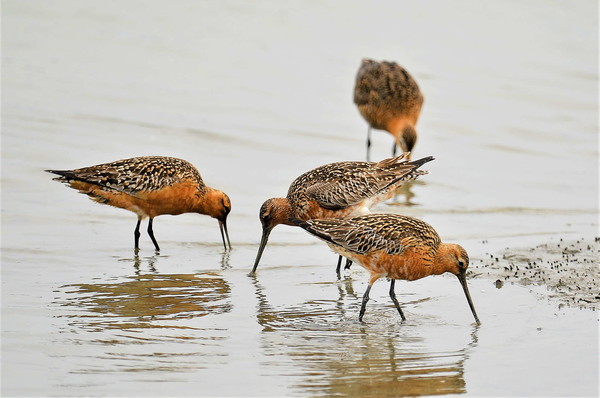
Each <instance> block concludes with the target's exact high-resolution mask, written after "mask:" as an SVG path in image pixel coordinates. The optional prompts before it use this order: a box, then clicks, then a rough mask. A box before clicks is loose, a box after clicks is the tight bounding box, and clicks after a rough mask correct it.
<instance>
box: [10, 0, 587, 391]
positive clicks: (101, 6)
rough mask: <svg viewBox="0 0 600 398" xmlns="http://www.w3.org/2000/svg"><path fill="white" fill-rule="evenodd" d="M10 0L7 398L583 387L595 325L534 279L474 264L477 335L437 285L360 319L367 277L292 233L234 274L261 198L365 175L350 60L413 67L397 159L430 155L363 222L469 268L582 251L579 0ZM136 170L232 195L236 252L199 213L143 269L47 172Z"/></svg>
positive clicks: (372, 308)
mask: <svg viewBox="0 0 600 398" xmlns="http://www.w3.org/2000/svg"><path fill="white" fill-rule="evenodd" d="M2 6H3V7H2V36H3V40H2V55H3V57H2V58H3V61H2V62H3V63H2V68H3V73H2V89H3V90H2V94H3V95H2V97H3V98H2V99H3V101H2V232H3V233H2V394H3V395H9V396H23V395H27V396H42V395H47V396H82V395H86V396H97V395H110V396H133V395H144V396H148V395H167V396H174V395H175V396H177V395H196V396H231V395H233V396H259V395H260V396H265V395H266V396H332V395H353V396H386V395H388V396H398V395H458V394H468V395H475V396H481V395H588V396H593V395H597V394H598V342H597V336H598V317H597V311H593V310H590V309H579V308H577V307H569V306H563V303H562V302H561V300H560V298H556V297H550V296H553V292H552V291H548V290H547V289H546V288H545V287H544V286H535V285H525V286H524V285H522V284H519V283H515V284H511V283H510V282H507V283H505V285H504V286H503V287H502V288H501V289H497V288H496V287H495V285H494V282H495V280H496V277H497V275H495V274H493V273H492V275H488V274H486V273H485V272H482V271H481V270H480V269H479V268H480V267H479V266H478V269H477V270H474V272H475V273H476V274H477V275H478V276H477V277H475V278H472V279H471V280H469V284H470V288H471V293H472V296H473V299H474V302H475V306H476V308H477V311H478V314H479V316H480V318H481V320H482V325H481V326H480V327H477V326H475V325H474V323H473V319H472V315H471V314H470V311H469V309H468V306H467V303H466V300H465V298H464V296H463V294H462V291H461V289H460V287H459V284H458V282H457V281H456V280H455V279H456V278H454V277H451V276H449V277H432V278H426V279H425V280H422V281H416V282H410V283H408V282H399V283H398V284H397V287H396V292H397V294H398V298H399V301H400V302H401V303H402V305H403V307H404V308H405V313H406V315H407V321H406V322H399V316H398V314H397V312H396V310H395V309H394V307H393V306H392V305H391V303H390V302H389V298H388V297H387V290H388V289H387V286H388V285H387V283H386V282H384V281H380V282H378V283H377V284H375V286H374V288H373V291H372V300H371V301H370V302H369V305H368V308H367V313H366V315H365V321H366V323H365V324H360V323H358V321H357V317H358V309H359V306H360V299H361V297H362V294H363V292H364V290H365V288H366V282H367V274H366V272H365V271H362V270H361V269H360V267H358V266H357V265H355V266H353V268H352V269H351V271H350V272H347V273H346V274H345V275H344V277H343V278H342V279H341V280H338V279H337V278H336V275H335V272H334V268H335V262H336V256H335V255H333V254H332V253H331V252H330V251H329V250H328V249H327V247H326V246H325V245H323V244H322V243H321V242H318V241H316V240H315V239H313V238H312V237H310V236H308V235H307V234H306V233H304V232H303V231H301V230H298V229H295V228H291V227H286V226H282V227H278V228H276V229H275V230H274V231H273V233H272V234H271V239H270V243H269V245H268V247H267V249H266V251H265V254H264V256H263V259H262V262H261V265H260V267H259V269H258V273H257V276H256V277H254V278H250V277H248V276H247V275H246V274H247V272H248V271H249V269H250V267H251V265H252V262H253V260H254V256H255V254H256V249H257V245H258V241H259V239H260V223H259V222H258V217H257V213H258V209H259V207H260V205H261V203H262V202H263V201H264V200H265V199H266V198H269V197H273V196H283V195H284V194H285V192H286V190H287V187H288V185H289V183H290V182H291V181H292V180H293V179H294V178H295V177H296V176H298V175H299V174H301V173H302V172H304V171H306V170H309V169H311V168H313V167H316V166H318V165H320V164H324V163H327V162H332V161H338V160H351V159H356V160H362V159H364V157H365V146H364V142H365V139H366V137H365V135H366V124H365V122H364V121H363V120H362V119H361V117H360V115H359V114H358V112H357V111H356V109H355V108H354V106H353V104H352V87H353V83H354V75H355V73H356V70H357V68H358V65H359V63H360V59H361V58H363V57H367V56H368V57H372V58H375V59H389V60H396V61H398V62H400V63H401V64H403V65H404V66H405V67H406V68H407V69H408V70H409V71H410V72H411V73H412V74H413V75H414V76H415V78H416V79H417V81H418V82H419V84H420V86H421V89H422V90H423V92H424V94H425V104H424V108H423V113H422V114H421V118H420V121H419V124H418V126H417V127H418V131H419V132H420V136H419V141H418V143H417V146H416V148H415V152H414V156H415V157H421V156H428V155H433V156H435V157H436V160H435V161H434V162H431V163H429V164H428V165H427V166H428V167H427V169H428V170H430V171H431V174H430V175H428V176H425V177H423V178H422V179H421V180H420V181H418V182H417V183H416V184H414V185H412V186H411V187H410V192H411V195H413V196H412V197H411V199H410V205H407V203H406V200H405V196H404V195H400V196H398V198H397V201H395V202H391V203H387V204H382V205H380V206H378V208H377V211H383V212H398V213H402V214H408V215H412V216H415V217H419V218H422V219H424V220H425V221H427V222H429V223H431V224H432V225H433V226H434V227H435V228H436V229H437V231H438V232H439V233H440V235H441V236H442V238H443V239H444V240H445V241H449V242H457V243H460V244H461V245H463V246H464V247H465V248H466V249H467V251H468V252H469V254H470V257H471V259H472V261H473V262H474V263H475V264H480V263H481V262H482V261H481V260H482V259H485V258H487V256H489V253H499V252H502V253H508V254H510V251H511V248H513V247H518V248H521V249H520V250H522V248H524V247H538V246H539V245H542V244H546V243H548V242H558V241H559V239H561V238H562V239H565V240H572V239H580V238H585V239H586V240H589V239H592V240H593V238H594V237H595V236H597V235H598V212H597V210H598V161H597V159H598V135H597V131H598V114H597V109H598V91H597V87H598V75H597V59H598V50H597V49H598V40H597V29H598V17H597V16H598V9H597V4H596V3H595V2H592V1H589V2H585V1H581V2H577V3H576V6H573V4H571V3H569V4H567V3H564V2H501V3H500V2H471V1H456V2H434V1H425V2H419V3H418V4H411V6H410V8H409V7H408V6H407V5H406V4H404V3H398V2H385V1H384V2H378V3H375V6H373V5H367V4H364V5H357V4H356V5H353V6H348V5H347V3H345V2H337V1H329V2H321V3H307V2H295V3H286V4H283V3H281V4H280V3H277V2H268V1H265V2H259V3H252V5H250V4H249V3H248V4H247V3H243V2H219V3H218V4H217V3H213V2H191V1H190V2H185V1H180V2H177V3H175V4H174V5H170V6H169V7H166V6H165V5H164V3H159V2H136V1H126V2H101V3H98V2H87V1H83V2H82V1H67V0H63V1H55V2H52V3H40V2H34V1H4V2H3V3H2ZM457 27H460V29H457ZM507 27H510V29H507ZM373 140H374V146H373V147H372V152H371V153H372V157H373V158H383V157H386V156H389V154H390V147H391V138H390V136H389V135H388V134H387V133H382V132H377V131H376V132H374V133H373ZM148 154H160V155H168V156H177V157H181V158H184V159H187V160H189V161H190V162H192V163H193V164H194V165H196V166H197V167H198V168H199V170H200V172H201V173H202V175H203V177H204V179H205V181H206V182H207V184H209V185H211V186H214V187H216V188H219V189H222V190H224V191H225V192H227V193H228V194H229V196H230V197H231V199H232V202H233V211H232V213H231V215H230V217H229V220H228V224H229V231H230V236H231V240H232V244H233V250H232V251H231V252H229V253H223V249H222V244H221V241H220V234H219V231H218V224H217V222H216V221H215V220H212V219H209V218H207V217H203V216H197V215H182V216H178V217H159V218H157V219H156V220H155V227H154V230H155V234H156V237H157V239H158V241H159V243H160V244H161V248H162V252H161V253H160V255H156V254H154V253H153V251H152V244H151V242H150V240H149V239H148V238H147V236H146V235H145V234H144V235H142V240H141V246H142V248H141V251H140V253H139V255H137V256H136V255H134V253H133V250H132V246H133V239H132V236H131V235H132V232H133V229H134V226H135V216H133V215H132V214H127V213H126V212H124V211H122V210H120V209H114V208H110V207H107V206H98V205H95V204H92V203H90V202H89V201H88V200H87V199H85V197H83V196H82V195H77V194H76V193H75V192H74V191H72V190H69V189H66V188H65V187H63V186H61V185H59V184H57V183H56V182H53V181H51V177H50V175H47V174H46V173H44V172H43V171H42V170H44V169H48V168H76V167H81V166H87V165H92V164H97V163H102V162H106V161H111V160H116V159H120V158H125V157H130V156H137V155H148ZM506 248H508V249H506ZM538 255H539V253H538ZM541 255H543V251H542V254H541ZM590 256H591V257H592V258H594V257H595V259H596V260H597V258H598V254H597V253H591V254H590ZM596 276H597V275H596ZM596 280H598V279H596ZM32 380H33V381H35V382H32Z"/></svg>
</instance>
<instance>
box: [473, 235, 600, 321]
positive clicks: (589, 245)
mask: <svg viewBox="0 0 600 398" xmlns="http://www.w3.org/2000/svg"><path fill="white" fill-rule="evenodd" d="M599 258H600V238H599V237H596V238H592V239H583V238H582V239H578V240H569V241H563V239H559V241H552V242H547V243H543V244H540V245H538V246H535V247H517V248H512V247H511V248H506V249H504V250H502V251H500V252H498V253H486V254H485V256H484V258H482V259H475V261H473V263H472V265H471V270H472V271H471V272H472V273H473V274H474V276H480V277H489V278H491V279H494V278H495V279H496V281H495V284H496V287H497V288H501V287H502V286H503V285H504V283H515V282H516V283H520V284H523V285H531V284H535V285H543V286H547V287H548V288H549V289H550V291H551V293H550V296H551V297H553V298H557V299H559V300H560V301H561V302H562V303H564V304H566V305H569V306H577V307H581V308H591V309H594V310H597V309H598V308H599V304H600V269H599V265H600V261H599Z"/></svg>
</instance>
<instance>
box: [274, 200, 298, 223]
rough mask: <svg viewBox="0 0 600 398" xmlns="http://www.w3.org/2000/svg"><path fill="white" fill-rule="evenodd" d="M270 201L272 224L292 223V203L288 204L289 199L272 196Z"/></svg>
mask: <svg viewBox="0 0 600 398" xmlns="http://www.w3.org/2000/svg"><path fill="white" fill-rule="evenodd" d="M271 203H272V208H271V209H272V210H271V220H272V221H271V223H272V225H278V224H285V225H294V224H293V223H291V222H290V217H293V216H294V212H293V211H292V205H291V204H290V201H289V200H288V199H287V198H273V199H271Z"/></svg>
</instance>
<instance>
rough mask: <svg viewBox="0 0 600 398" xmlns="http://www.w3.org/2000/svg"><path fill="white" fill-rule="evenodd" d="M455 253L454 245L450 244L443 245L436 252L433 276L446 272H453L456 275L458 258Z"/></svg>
mask: <svg viewBox="0 0 600 398" xmlns="http://www.w3.org/2000/svg"><path fill="white" fill-rule="evenodd" d="M454 253H455V251H454V250H453V249H452V245H451V244H448V243H441V244H440V245H439V246H438V249H437V251H436V252H435V257H434V259H433V264H432V270H431V271H432V272H431V274H432V275H441V274H443V273H445V272H451V273H453V274H456V273H457V272H458V271H457V269H456V256H455V254H454Z"/></svg>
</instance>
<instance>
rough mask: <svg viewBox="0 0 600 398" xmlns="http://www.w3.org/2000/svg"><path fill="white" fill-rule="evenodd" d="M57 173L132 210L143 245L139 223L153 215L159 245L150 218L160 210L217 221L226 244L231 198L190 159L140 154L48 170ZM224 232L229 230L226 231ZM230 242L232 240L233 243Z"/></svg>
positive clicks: (103, 199) (97, 196)
mask: <svg viewBox="0 0 600 398" xmlns="http://www.w3.org/2000/svg"><path fill="white" fill-rule="evenodd" d="M46 171H47V172H49V173H53V174H58V175H59V177H56V178H54V180H55V181H59V182H62V183H65V184H67V185H69V186H70V187H71V188H73V189H77V190H78V191H79V192H81V193H84V194H86V195H88V196H89V197H90V199H92V200H94V201H96V202H98V203H102V204H108V205H111V206H115V207H120V208H123V209H126V210H129V211H132V212H134V213H135V214H137V216H138V222H137V225H136V229H135V232H134V238H135V248H136V249H138V247H139V236H140V233H139V227H140V222H141V220H142V219H144V218H146V217H149V219H150V220H149V222H148V234H149V235H150V238H151V239H152V242H153V243H154V246H155V248H156V250H157V251H159V250H160V248H159V246H158V243H157V242H156V239H155V238H154V233H153V230H152V220H153V219H154V217H156V216H159V215H162V214H171V215H177V214H182V213H200V214H206V215H209V216H211V217H214V218H216V219H217V220H218V221H219V226H220V229H221V235H222V238H223V245H224V246H225V248H227V245H226V243H225V236H227V242H228V243H229V234H228V232H227V223H226V220H227V215H228V214H229V211H230V210H231V201H230V200H229V197H228V196H227V195H226V194H225V193H224V192H222V191H219V190H216V189H213V188H211V187H209V186H207V185H206V184H204V181H202V177H201V176H200V173H199V172H198V170H197V169H196V168H195V167H194V166H192V165H191V164H190V163H189V162H187V161H185V160H182V159H177V158H171V157H165V156H142V157H135V158H130V159H122V160H117V161H115V162H111V163H104V164H99V165H96V166H91V167H83V168H80V169H75V170H46ZM223 232H225V234H223ZM229 247H231V243H229Z"/></svg>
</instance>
